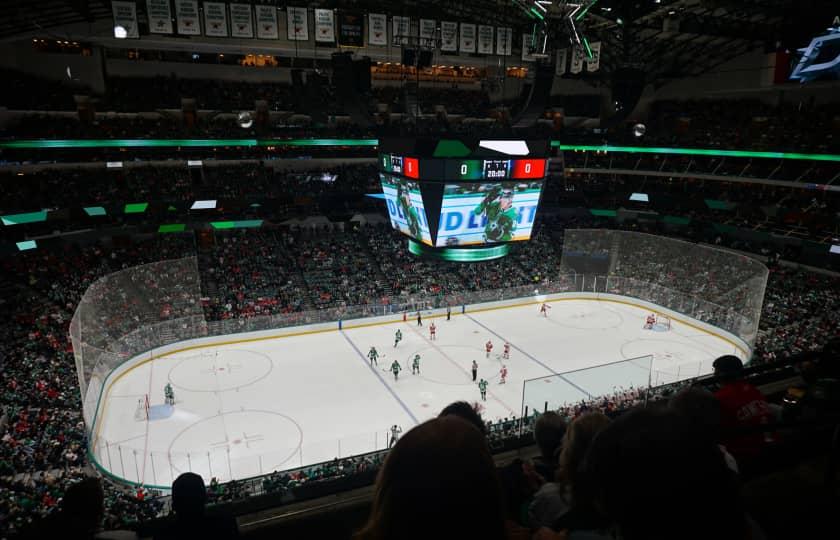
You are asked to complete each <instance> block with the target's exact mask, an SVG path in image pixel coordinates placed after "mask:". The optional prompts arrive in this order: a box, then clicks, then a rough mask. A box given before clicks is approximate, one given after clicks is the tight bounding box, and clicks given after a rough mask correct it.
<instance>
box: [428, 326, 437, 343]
mask: <svg viewBox="0 0 840 540" xmlns="http://www.w3.org/2000/svg"><path fill="white" fill-rule="evenodd" d="M435 331H437V328H436V327H435V323H432V325H431V326H430V327H429V339H431V340H434V339H435Z"/></svg>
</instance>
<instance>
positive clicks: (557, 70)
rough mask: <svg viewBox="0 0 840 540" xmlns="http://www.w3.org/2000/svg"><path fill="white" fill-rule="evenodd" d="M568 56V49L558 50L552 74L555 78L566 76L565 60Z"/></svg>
mask: <svg viewBox="0 0 840 540" xmlns="http://www.w3.org/2000/svg"><path fill="white" fill-rule="evenodd" d="M568 56H569V49H560V50H558V51H557V59H556V63H555V64H554V74H555V75H557V76H561V75H565V74H566V58H567V57H568Z"/></svg>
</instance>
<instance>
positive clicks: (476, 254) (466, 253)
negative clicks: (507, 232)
mask: <svg viewBox="0 0 840 540" xmlns="http://www.w3.org/2000/svg"><path fill="white" fill-rule="evenodd" d="M408 251H409V252H410V253H411V254H412V255H417V256H418V257H430V258H433V259H438V260H441V261H452V262H479V261H490V260H493V259H499V258H501V257H504V256H505V255H507V254H508V253H510V244H500V245H498V246H488V247H481V248H460V249H459V248H432V247H429V246H426V245H424V244H421V243H420V242H416V241H414V240H412V239H411V238H409V239H408Z"/></svg>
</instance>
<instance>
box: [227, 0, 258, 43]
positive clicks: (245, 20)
mask: <svg viewBox="0 0 840 540" xmlns="http://www.w3.org/2000/svg"><path fill="white" fill-rule="evenodd" d="M230 35H231V36H233V37H238V38H253V37H254V20H253V18H252V17H251V4H231V5H230Z"/></svg>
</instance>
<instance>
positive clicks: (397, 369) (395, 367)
mask: <svg viewBox="0 0 840 540" xmlns="http://www.w3.org/2000/svg"><path fill="white" fill-rule="evenodd" d="M400 371H402V366H401V365H400V363H399V362H397V361H396V360H394V363H393V364H391V373H393V374H394V380H395V381H396V380H397V379H399V378H400Z"/></svg>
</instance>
